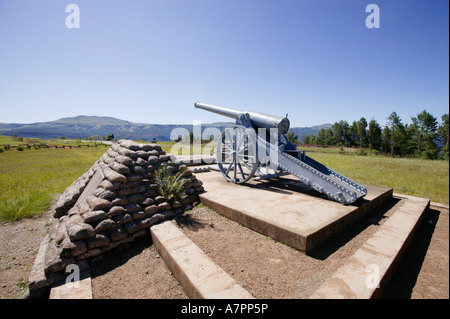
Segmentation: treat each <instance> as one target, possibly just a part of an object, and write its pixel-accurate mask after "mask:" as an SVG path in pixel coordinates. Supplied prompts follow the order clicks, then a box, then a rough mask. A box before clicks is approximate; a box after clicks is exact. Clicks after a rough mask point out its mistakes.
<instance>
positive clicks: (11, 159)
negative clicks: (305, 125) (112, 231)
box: [0, 136, 449, 222]
mask: <svg viewBox="0 0 450 319" xmlns="http://www.w3.org/2000/svg"><path fill="white" fill-rule="evenodd" d="M2 138H3V137H2V136H0V144H2ZM3 140H6V138H4V139H3ZM46 142H48V141H46ZM11 144H12V143H11ZM158 144H161V146H162V148H163V149H165V150H166V152H170V149H171V147H172V145H173V144H174V143H170V142H168V143H158ZM107 149H108V147H89V148H87V147H85V148H72V149H65V150H61V149H38V150H35V149H33V148H32V149H30V150H24V151H22V152H19V151H17V150H15V149H13V150H11V151H4V152H2V153H0V220H2V221H5V222H14V221H16V220H18V219H20V218H24V217H30V216H34V215H39V214H41V213H42V212H44V211H45V210H47V209H48V207H49V205H50V203H51V200H52V198H53V197H54V196H55V194H58V193H62V192H63V191H64V190H65V189H66V188H67V187H68V186H69V185H70V184H71V183H72V182H73V181H75V180H76V179H77V178H78V177H79V176H81V175H82V174H83V173H84V172H86V170H88V169H89V167H91V166H92V164H93V163H94V162H95V161H96V160H97V159H99V158H100V157H101V156H102V155H103V153H104V152H106V150H107ZM306 150H307V155H308V156H310V157H312V158H314V159H316V160H317V161H319V162H321V163H323V164H324V165H326V166H328V167H329V168H331V169H334V170H336V171H337V172H339V173H341V174H343V175H345V176H347V177H349V178H351V179H353V180H355V181H357V182H359V183H366V184H372V185H379V186H386V187H392V188H393V189H394V192H396V193H402V194H407V195H413V196H418V197H428V198H430V199H431V200H432V201H434V202H440V203H444V204H448V203H449V185H448V183H449V163H448V161H430V160H421V159H407V158H389V157H384V156H373V155H369V156H357V155H355V153H354V150H345V152H344V154H341V153H340V150H339V149H326V150H325V151H323V152H322V151H321V150H320V149H306Z"/></svg>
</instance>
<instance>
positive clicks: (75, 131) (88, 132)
mask: <svg viewBox="0 0 450 319" xmlns="http://www.w3.org/2000/svg"><path fill="white" fill-rule="evenodd" d="M230 124H234V123H231V122H218V123H210V124H202V129H204V128H207V127H216V128H218V129H219V130H221V131H222V130H223V129H224V128H225V127H227V126H229V125H230ZM330 126H331V124H322V125H315V126H311V127H293V128H292V130H293V131H294V133H295V134H297V135H298V137H299V140H300V141H301V140H302V138H303V136H304V135H306V134H317V132H318V131H319V130H320V129H321V128H325V129H326V128H328V127H330ZM175 128H184V129H186V130H187V131H192V124H147V123H133V122H128V121H124V120H120V119H117V118H114V117H107V116H85V115H80V116H75V117H67V118H62V119H59V120H56V121H49V122H38V123H30V124H17V123H0V135H7V136H14V135H17V136H21V137H29V138H41V139H56V138H60V137H61V136H65V137H66V138H69V139H85V138H87V137H90V136H93V135H100V136H102V137H103V136H106V135H107V134H113V135H114V138H116V139H132V140H146V141H151V140H153V139H155V140H157V141H169V140H170V133H171V132H172V130H173V129H175Z"/></svg>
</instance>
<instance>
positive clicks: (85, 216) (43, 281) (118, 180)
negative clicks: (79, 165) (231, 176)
mask: <svg viewBox="0 0 450 319" xmlns="http://www.w3.org/2000/svg"><path fill="white" fill-rule="evenodd" d="M161 165H168V169H169V171H170V172H172V173H173V174H176V173H177V172H178V171H180V170H183V171H186V172H185V178H187V179H188V181H187V183H186V184H185V185H184V191H185V194H186V195H187V196H186V197H185V198H183V199H181V200H180V201H174V202H173V203H169V202H167V201H166V199H165V198H164V197H163V196H161V195H160V194H159V193H158V185H157V184H155V171H156V170H157V169H158V168H159V167H161ZM201 192H203V186H202V182H201V181H199V180H197V178H196V177H195V175H194V174H192V173H191V172H190V171H189V170H187V167H186V166H185V165H184V164H182V163H180V162H177V161H175V162H173V161H172V160H171V158H170V156H169V155H166V153H165V152H164V151H163V150H162V149H161V147H160V146H159V145H156V144H139V143H135V142H133V141H129V140H120V141H118V142H117V143H116V144H113V145H112V146H111V148H110V149H108V151H107V152H106V153H105V154H104V155H103V156H102V157H101V158H100V159H99V160H98V161H97V162H95V163H94V165H93V166H92V167H91V168H90V169H89V170H88V171H87V172H86V173H84V174H83V175H82V176H80V177H79V178H78V179H77V180H76V181H75V182H73V183H72V185H70V186H69V187H68V188H67V189H66V190H65V191H64V192H63V194H61V196H60V197H59V199H58V200H57V201H56V202H55V204H54V205H53V207H52V208H51V209H52V214H53V217H52V220H51V227H50V231H49V234H48V235H47V236H46V237H45V238H44V240H43V242H42V244H41V248H40V251H39V253H38V256H37V257H36V261H35V265H34V267H33V269H32V271H31V273H30V277H29V293H30V295H33V292H35V294H36V295H39V292H42V291H44V290H45V289H48V288H49V287H50V286H51V285H53V284H55V283H58V282H60V281H62V280H64V277H65V276H66V274H65V270H66V267H67V266H68V265H71V264H76V265H77V266H78V267H79V268H80V270H81V271H83V270H84V269H87V268H88V267H89V264H88V261H89V260H90V259H91V258H93V257H97V256H99V255H101V254H103V253H105V252H107V251H110V250H111V249H113V248H115V247H118V246H119V245H122V244H125V243H131V242H133V241H134V240H135V239H137V238H139V237H141V236H145V235H148V231H149V227H150V226H151V225H153V224H155V223H157V222H160V221H162V220H164V219H168V218H171V217H173V216H175V215H176V214H180V213H182V212H184V211H185V210H188V209H190V208H192V205H193V204H195V203H196V202H197V201H198V193H201Z"/></svg>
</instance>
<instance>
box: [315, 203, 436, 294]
mask: <svg viewBox="0 0 450 319" xmlns="http://www.w3.org/2000/svg"><path fill="white" fill-rule="evenodd" d="M396 206H398V207H396V210H395V212H394V213H393V214H392V216H390V217H389V218H388V219H387V220H386V221H385V222H384V223H383V224H382V225H381V226H380V229H379V230H378V231H377V232H376V233H375V234H373V235H372V236H371V237H370V238H369V239H368V240H367V241H366V242H365V243H364V244H363V245H362V246H361V247H360V248H359V249H358V250H357V251H356V252H355V253H354V254H353V255H352V256H351V257H350V258H349V260H348V261H347V262H346V264H345V265H343V266H342V267H341V268H339V269H338V270H337V271H336V272H335V273H334V275H332V276H331V277H330V278H329V279H328V280H327V281H326V282H325V283H324V284H323V285H322V286H321V287H320V288H319V289H318V290H317V291H316V292H315V293H314V294H313V295H312V296H310V298H311V299H341V298H342V299H371V298H377V297H380V296H381V294H382V293H383V291H384V289H385V288H386V286H387V284H388V282H389V279H390V278H391V275H392V274H393V273H394V271H395V268H396V266H397V264H398V262H399V260H400V259H401V257H402V255H403V253H404V252H405V251H406V249H407V247H408V244H409V242H410V241H411V239H412V237H413V236H414V233H415V231H416V230H417V228H418V227H419V225H420V222H421V220H422V217H423V216H424V213H425V212H426V211H427V209H428V208H429V206H430V200H429V199H424V198H418V197H413V196H405V195H402V197H401V201H400V202H399V204H397V205H396Z"/></svg>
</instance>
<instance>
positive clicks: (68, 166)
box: [0, 147, 106, 222]
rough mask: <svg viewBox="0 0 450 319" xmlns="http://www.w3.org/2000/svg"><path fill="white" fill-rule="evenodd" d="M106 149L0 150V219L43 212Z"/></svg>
mask: <svg viewBox="0 0 450 319" xmlns="http://www.w3.org/2000/svg"><path fill="white" fill-rule="evenodd" d="M105 151H106V150H105V148H104V147H101V148H97V147H90V148H76V149H64V150H63V149H39V150H35V149H30V150H24V151H22V152H19V151H17V150H11V151H5V152H3V153H0V220H2V221H6V222H13V221H15V220H18V219H20V218H22V217H28V216H32V215H34V214H40V213H42V212H44V211H45V210H46V209H47V208H48V207H49V205H50V203H51V200H52V198H53V196H54V194H57V193H62V192H63V191H64V190H65V189H66V188H67V187H68V186H69V185H70V184H71V183H72V182H73V181H74V180H76V179H77V178H78V177H79V176H81V175H82V174H83V173H84V172H85V171H86V170H88V169H89V167H91V166H92V164H94V162H95V161H96V160H97V159H99V158H100V157H101V156H102V154H103V153H104V152H105Z"/></svg>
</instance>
